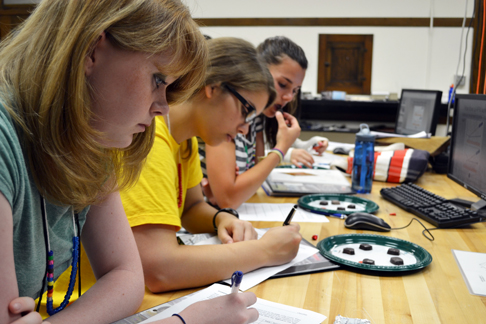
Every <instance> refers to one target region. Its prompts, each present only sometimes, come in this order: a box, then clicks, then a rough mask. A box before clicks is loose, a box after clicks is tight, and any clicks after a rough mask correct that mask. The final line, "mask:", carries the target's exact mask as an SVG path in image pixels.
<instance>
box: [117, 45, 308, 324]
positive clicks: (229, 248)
mask: <svg viewBox="0 0 486 324" xmlns="http://www.w3.org/2000/svg"><path fill="white" fill-rule="evenodd" d="M207 42H208V47H209V62H208V69H207V73H206V75H205V81H204V85H203V86H202V87H200V88H199V89H198V90H197V91H196V92H195V93H194V95H193V96H192V98H191V99H190V100H189V101H187V102H185V103H183V104H181V105H175V106H173V107H171V108H170V114H169V115H168V116H167V117H166V118H165V119H164V118H163V117H157V118H156V122H157V130H156V138H155V143H154V147H153V149H152V151H151V152H150V154H149V157H148V159H147V163H146V165H145V167H144V168H143V171H142V175H141V177H140V181H139V182H138V183H137V185H136V186H135V187H134V188H131V189H130V190H126V191H123V192H122V195H121V196H122V201H123V205H124V207H125V210H126V213H127V216H128V220H129V222H130V225H131V226H132V230H133V233H134V235H135V240H136V241H137V246H138V249H139V252H140V255H141V258H142V264H143V271H144V274H145V282H146V285H147V287H148V288H149V289H150V290H151V291H153V292H162V291H168V290H175V289H183V288H189V287H199V286H202V285H207V284H210V283H213V282H216V281H219V280H223V279H227V278H229V277H231V274H232V273H233V272H234V271H235V270H240V271H243V272H248V271H251V270H254V269H256V268H260V267H263V266H271V265H277V264H282V263H285V262H288V261H290V260H292V259H293V258H294V257H295V255H296V253H297V251H298V248H299V243H300V240H301V235H300V234H299V226H298V225H292V226H283V227H278V228H273V229H271V230H269V231H268V232H267V233H266V234H265V235H264V236H263V237H262V238H261V239H260V240H256V238H257V236H256V232H255V230H254V228H253V227H252V225H251V224H250V223H248V222H245V221H241V220H239V219H238V218H237V217H235V215H236V214H235V212H234V211H232V210H222V211H218V210H217V209H215V208H214V207H212V206H210V205H209V204H207V203H206V202H205V201H204V197H203V194H202V191H201V187H200V186H199V183H200V181H201V178H202V172H201V167H200V162H199V155H198V147H197V140H196V136H198V137H200V138H201V139H203V140H204V141H205V142H206V143H208V144H210V145H215V146H217V145H220V144H222V143H231V142H233V140H234V139H235V137H236V135H237V134H246V133H247V132H248V127H249V123H250V121H251V120H252V119H254V118H255V117H256V116H257V115H258V114H259V113H261V112H262V110H263V109H264V108H265V107H267V106H268V105H270V104H271V103H272V102H273V100H274V98H275V90H274V87H273V80H272V76H271V75H270V73H269V71H268V69H267V67H266V66H265V64H262V63H261V62H260V61H259V60H258V58H257V52H256V50H255V48H254V46H253V45H251V44H250V43H248V42H246V41H244V40H242V39H238V38H216V39H211V40H208V41H207ZM169 116H170V118H169ZM270 158H273V157H270ZM277 158H278V157H277ZM181 226H183V227H184V228H185V229H186V230H189V231H190V232H192V233H214V232H217V234H218V236H219V238H220V239H221V241H222V243H224V244H222V245H210V246H208V245H206V246H184V245H179V244H178V242H177V238H176V232H177V231H178V230H179V229H180V228H181ZM161 247H164V248H163V249H162V248H161ZM188 323H189V321H188Z"/></svg>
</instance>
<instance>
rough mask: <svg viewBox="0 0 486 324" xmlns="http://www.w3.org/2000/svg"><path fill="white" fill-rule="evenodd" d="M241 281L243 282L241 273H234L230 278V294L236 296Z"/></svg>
mask: <svg viewBox="0 0 486 324" xmlns="http://www.w3.org/2000/svg"><path fill="white" fill-rule="evenodd" d="M241 280H243V272H241V271H235V272H234V273H233V275H232V276H231V293H232V294H236V293H237V292H238V290H239V288H240V284H241Z"/></svg>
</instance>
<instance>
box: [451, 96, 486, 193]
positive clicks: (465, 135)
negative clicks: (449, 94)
mask: <svg viewBox="0 0 486 324" xmlns="http://www.w3.org/2000/svg"><path fill="white" fill-rule="evenodd" d="M453 118H454V120H453V127H452V137H451V151H450V159H449V170H448V174H447V175H448V176H449V178H451V179H452V180H454V181H456V182H458V183H459V184H461V185H462V186H464V187H465V188H466V189H468V190H470V191H472V192H473V193H475V194H476V195H478V196H479V197H481V198H482V199H483V200H484V199H485V198H486V163H485V162H484V161H486V95H457V96H456V106H455V108H454V117H453ZM481 161H482V162H481Z"/></svg>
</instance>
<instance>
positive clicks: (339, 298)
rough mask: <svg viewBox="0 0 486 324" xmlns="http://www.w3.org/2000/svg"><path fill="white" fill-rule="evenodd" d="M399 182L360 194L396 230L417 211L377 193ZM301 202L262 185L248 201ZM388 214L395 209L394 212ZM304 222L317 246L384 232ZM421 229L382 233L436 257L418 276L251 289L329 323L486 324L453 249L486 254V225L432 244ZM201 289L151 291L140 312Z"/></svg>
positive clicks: (431, 183) (338, 274) (485, 306)
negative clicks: (346, 236)
mask: <svg viewBox="0 0 486 324" xmlns="http://www.w3.org/2000/svg"><path fill="white" fill-rule="evenodd" d="M417 184H418V185H420V186H422V187H424V188H425V189H427V190H430V191H432V192H434V193H436V194H438V195H441V196H443V197H445V198H463V199H469V200H477V199H478V198H477V197H475V196H474V195H473V194H471V193H470V192H469V191H467V190H466V189H464V188H462V187H461V186H459V185H458V184H456V183H455V182H453V181H452V180H450V179H448V178H447V177H446V176H445V175H436V174H430V173H426V174H424V175H423V176H422V177H421V178H420V179H419V181H418V182H417ZM393 186H395V184H391V183H385V182H376V181H375V182H374V183H373V190H372V193H371V194H369V195H359V196H361V197H364V198H367V199H371V200H373V201H374V202H376V203H378V205H379V206H380V209H379V210H378V212H377V216H379V217H382V218H383V219H384V220H385V221H386V222H387V223H388V224H390V226H391V227H401V226H404V225H407V224H408V223H409V222H410V219H411V218H413V217H414V215H412V214H409V213H407V212H405V211H403V210H402V209H400V208H399V207H396V206H395V205H393V204H391V203H389V202H387V201H385V200H384V199H382V198H381V196H380V193H379V191H380V189H381V188H384V187H393ZM296 200H297V199H296V198H275V197H268V196H266V195H265V193H264V192H263V191H262V190H261V189H260V190H258V192H257V193H256V194H255V195H254V196H253V197H252V198H251V199H250V200H249V201H248V202H252V203H256V202H266V203H268V202H272V203H294V202H296ZM390 213H396V216H391V215H389V214H390ZM424 224H427V223H426V222H425V223H424ZM254 225H255V227H257V228H265V227H270V226H281V222H279V223H269V222H254ZM300 226H301V233H302V236H303V237H304V238H305V239H307V240H308V241H309V242H314V244H316V243H317V241H312V236H313V235H314V234H318V235H319V239H323V238H325V237H327V236H331V235H335V234H349V233H372V234H383V233H377V232H370V231H356V230H349V229H346V228H345V227H344V225H343V221H342V220H340V219H337V218H332V217H331V218H330V222H329V223H322V224H321V223H301V224H300ZM431 227H432V226H431ZM422 229H423V228H422V227H421V226H420V225H419V224H418V223H416V222H414V223H412V225H410V227H408V228H406V229H403V230H397V231H392V232H389V233H384V234H383V235H386V236H392V237H397V238H400V239H403V240H407V241H411V242H413V243H416V244H418V245H420V246H422V247H423V248H425V249H426V250H427V251H428V252H429V253H430V254H431V255H432V258H433V261H432V263H431V264H430V265H429V266H428V267H426V268H425V269H424V270H422V271H419V272H416V273H414V274H410V275H405V276H388V277H379V276H371V275H365V274H360V273H355V272H351V271H347V270H336V271H328V272H322V273H316V274H310V275H301V276H294V277H287V278H280V279H270V280H266V281H264V282H262V283H261V284H259V285H258V286H256V287H253V288H252V289H250V290H249V291H252V292H254V293H255V294H256V295H257V297H260V298H263V299H266V300H270V301H274V302H277V303H282V304H286V305H290V306H294V307H300V308H304V309H308V310H312V311H315V312H318V313H321V314H324V315H325V316H327V319H326V320H325V321H324V322H323V323H325V324H332V323H334V319H335V317H336V316H337V315H342V316H345V317H351V318H363V319H369V320H370V321H371V323H372V324H379V323H380V324H381V323H389V324H392V323H393V324H395V323H420V324H422V323H427V324H431V323H484V322H485V321H486V320H485V319H486V297H480V296H475V295H471V294H470V293H469V291H468V289H467V286H466V284H465V282H464V280H463V278H462V275H461V273H460V271H459V268H458V266H457V264H456V261H455V260H454V257H453V255H452V252H451V249H456V250H463V251H471V252H481V253H486V223H482V224H475V225H472V226H470V227H468V228H464V229H447V230H436V231H433V232H432V233H433V235H434V237H435V241H433V242H430V241H429V240H427V239H426V238H425V237H423V236H422ZM197 290H198V289H187V290H182V291H176V292H168V293H162V294H152V293H150V292H149V291H148V290H147V291H146V293H145V298H144V302H143V304H142V305H141V307H140V309H139V311H142V310H145V309H147V308H150V307H153V306H155V305H158V304H161V303H164V302H167V301H170V300H172V299H175V298H178V297H181V296H184V295H187V294H189V293H192V292H194V291H197Z"/></svg>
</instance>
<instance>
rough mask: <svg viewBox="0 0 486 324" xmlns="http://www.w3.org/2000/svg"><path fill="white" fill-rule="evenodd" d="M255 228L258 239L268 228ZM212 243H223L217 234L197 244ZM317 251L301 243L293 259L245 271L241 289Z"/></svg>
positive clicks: (254, 284)
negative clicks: (276, 264)
mask: <svg viewBox="0 0 486 324" xmlns="http://www.w3.org/2000/svg"><path fill="white" fill-rule="evenodd" d="M255 230H256V231H257V233H258V239H260V238H261V237H262V236H263V234H265V232H266V231H267V230H268V229H262V228H255ZM210 244H221V241H220V240H219V238H218V237H217V236H213V237H211V238H209V239H206V240H203V241H201V242H198V243H196V244H195V245H210ZM316 253H319V250H318V249H316V248H315V247H312V246H308V245H307V244H302V243H301V244H300V247H299V252H297V255H296V256H295V258H294V259H293V260H292V261H290V262H288V263H285V264H281V265H278V266H273V267H263V268H259V269H255V270H253V271H250V272H247V273H245V274H244V276H243V281H242V282H241V285H240V289H241V290H242V291H245V290H248V289H250V288H251V287H253V286H256V285H258V284H259V283H260V282H262V281H265V280H267V279H268V278H270V277H271V276H273V275H274V274H276V273H278V272H280V271H283V270H285V269H287V268H288V267H291V266H293V265H295V264H297V263H299V262H301V261H303V260H305V259H307V258H308V257H310V256H312V255H314V254H316ZM223 282H226V283H227V284H231V279H227V280H223Z"/></svg>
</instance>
